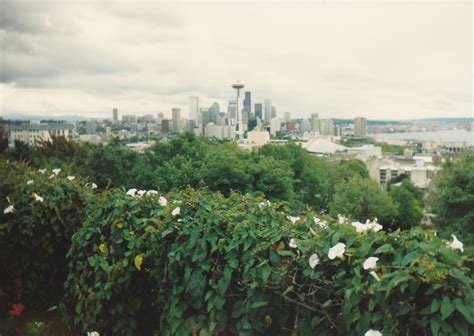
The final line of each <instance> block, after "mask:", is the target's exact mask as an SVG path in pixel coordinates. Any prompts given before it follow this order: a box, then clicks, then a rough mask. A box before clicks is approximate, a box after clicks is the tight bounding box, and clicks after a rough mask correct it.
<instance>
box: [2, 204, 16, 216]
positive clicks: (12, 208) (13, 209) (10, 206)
mask: <svg viewBox="0 0 474 336" xmlns="http://www.w3.org/2000/svg"><path fill="white" fill-rule="evenodd" d="M13 211H15V207H14V206H13V205H9V206H7V207H6V208H5V210H3V214H5V215H6V214H8V213H13Z"/></svg>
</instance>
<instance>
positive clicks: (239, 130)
mask: <svg viewBox="0 0 474 336" xmlns="http://www.w3.org/2000/svg"><path fill="white" fill-rule="evenodd" d="M232 87H233V88H234V89H235V90H236V91H237V100H236V109H237V111H236V118H237V121H236V125H235V126H236V130H235V135H234V139H235V140H236V141H239V140H242V139H243V137H244V126H243V125H242V111H241V110H240V108H239V98H240V90H241V89H243V88H244V85H243V84H241V83H240V82H239V81H237V83H235V84H232Z"/></svg>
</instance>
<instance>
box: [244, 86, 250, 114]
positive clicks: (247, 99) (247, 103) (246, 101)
mask: <svg viewBox="0 0 474 336" xmlns="http://www.w3.org/2000/svg"><path fill="white" fill-rule="evenodd" d="M251 111H252V93H251V92H250V91H245V98H244V112H248V113H249V114H250V112H251Z"/></svg>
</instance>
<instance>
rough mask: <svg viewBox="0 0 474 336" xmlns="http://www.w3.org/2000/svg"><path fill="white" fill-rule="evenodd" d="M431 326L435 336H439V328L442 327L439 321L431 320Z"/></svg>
mask: <svg viewBox="0 0 474 336" xmlns="http://www.w3.org/2000/svg"><path fill="white" fill-rule="evenodd" d="M430 326H431V332H432V333H433V336H437V335H438V333H439V328H440V327H441V324H440V323H439V320H438V319H433V320H431V325H430Z"/></svg>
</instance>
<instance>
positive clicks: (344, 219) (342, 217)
mask: <svg viewBox="0 0 474 336" xmlns="http://www.w3.org/2000/svg"><path fill="white" fill-rule="evenodd" d="M337 220H338V222H339V224H344V223H345V222H346V221H347V218H346V217H345V216H344V215H337Z"/></svg>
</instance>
